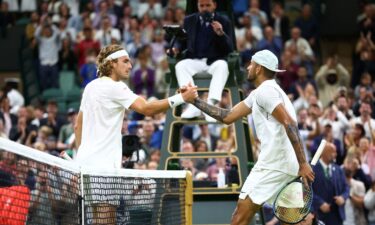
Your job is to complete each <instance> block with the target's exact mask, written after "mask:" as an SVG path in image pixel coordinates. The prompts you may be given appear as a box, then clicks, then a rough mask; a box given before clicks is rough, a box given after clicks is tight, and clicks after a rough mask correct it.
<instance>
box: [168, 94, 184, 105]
mask: <svg viewBox="0 0 375 225" xmlns="http://www.w3.org/2000/svg"><path fill="white" fill-rule="evenodd" d="M168 103H169V105H170V106H171V108H173V107H176V106H178V105H181V104H182V103H185V101H184V98H183V97H182V94H177V95H173V96H171V97H169V98H168Z"/></svg>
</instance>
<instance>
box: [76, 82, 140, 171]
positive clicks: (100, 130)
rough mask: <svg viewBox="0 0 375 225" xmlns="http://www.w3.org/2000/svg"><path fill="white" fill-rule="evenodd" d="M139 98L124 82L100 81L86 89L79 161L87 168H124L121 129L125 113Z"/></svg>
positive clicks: (83, 96) (82, 109)
mask: <svg viewBox="0 0 375 225" xmlns="http://www.w3.org/2000/svg"><path fill="white" fill-rule="evenodd" d="M137 98H138V95H136V94H134V93H133V91H131V90H130V89H129V87H128V86H127V85H126V84H125V83H124V82H122V81H118V82H116V81H113V80H112V79H111V78H109V77H102V78H97V79H95V80H93V81H91V82H90V83H89V84H87V86H86V87H85V90H84V92H83V95H82V101H81V107H80V111H81V112H82V113H83V126H82V138H81V145H80V146H79V149H78V153H77V156H76V161H77V162H78V163H79V164H80V165H83V166H95V167H104V168H121V163H122V143H121V127H122V121H123V119H124V113H125V109H129V107H130V106H131V105H132V104H133V102H134V101H135V100H136V99H137Z"/></svg>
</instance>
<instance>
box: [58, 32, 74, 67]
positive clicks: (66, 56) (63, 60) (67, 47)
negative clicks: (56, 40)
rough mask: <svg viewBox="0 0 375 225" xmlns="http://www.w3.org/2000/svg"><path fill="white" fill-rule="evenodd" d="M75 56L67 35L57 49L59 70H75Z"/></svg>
mask: <svg viewBox="0 0 375 225" xmlns="http://www.w3.org/2000/svg"><path fill="white" fill-rule="evenodd" d="M77 63H78V60H77V56H76V54H75V52H74V51H73V50H72V43H71V40H70V38H69V37H66V38H64V39H63V40H62V42H61V49H60V51H59V62H58V65H59V70H60V71H61V70H70V71H76V69H77Z"/></svg>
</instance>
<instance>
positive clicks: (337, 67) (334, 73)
mask: <svg viewBox="0 0 375 225" xmlns="http://www.w3.org/2000/svg"><path fill="white" fill-rule="evenodd" d="M349 79H350V75H349V72H348V70H346V69H345V67H344V66H343V65H342V64H341V63H339V62H338V59H337V56H336V55H333V56H330V57H328V59H327V62H326V64H324V65H323V66H321V67H320V69H319V71H318V72H317V73H316V75H315V80H316V83H317V84H318V90H319V99H320V101H322V103H323V106H324V107H326V106H327V105H328V104H329V103H330V102H331V101H332V100H333V99H332V96H335V95H336V93H337V89H338V88H339V87H341V86H344V87H349V81H350V80H349Z"/></svg>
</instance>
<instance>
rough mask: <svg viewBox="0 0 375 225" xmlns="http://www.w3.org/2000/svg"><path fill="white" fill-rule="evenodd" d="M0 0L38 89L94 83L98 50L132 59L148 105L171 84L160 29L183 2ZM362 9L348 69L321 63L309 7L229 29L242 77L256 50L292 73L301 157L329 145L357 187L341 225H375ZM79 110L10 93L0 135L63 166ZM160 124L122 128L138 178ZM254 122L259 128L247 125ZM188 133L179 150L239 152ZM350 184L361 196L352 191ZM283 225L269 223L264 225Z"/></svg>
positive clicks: (368, 14) (275, 7) (211, 133)
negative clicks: (69, 77)
mask: <svg viewBox="0 0 375 225" xmlns="http://www.w3.org/2000/svg"><path fill="white" fill-rule="evenodd" d="M0 2H1V8H0V26H1V34H2V35H3V36H4V35H5V34H6V29H7V28H8V27H10V26H15V24H16V19H20V18H23V17H25V16H26V17H27V18H28V21H29V22H28V24H27V25H26V27H25V37H26V39H27V40H28V43H29V47H30V48H32V49H34V50H35V56H37V57H36V59H37V64H38V67H37V68H38V76H39V81H40V86H41V88H42V89H43V90H46V89H49V88H53V87H56V88H58V79H59V75H60V71H63V70H71V71H74V72H75V73H76V75H77V78H78V79H77V80H79V84H80V86H81V87H82V88H84V87H85V85H86V84H87V83H89V82H90V81H91V80H93V79H95V78H96V66H95V58H96V55H97V53H98V52H99V50H100V48H101V47H104V46H107V45H109V44H113V43H117V44H120V45H122V46H124V47H125V49H126V50H127V51H128V52H129V54H130V57H131V58H132V59H133V60H134V61H133V70H132V75H131V77H130V80H129V81H128V84H129V86H130V87H131V88H132V90H134V92H135V93H136V94H139V95H142V96H144V97H145V98H147V99H148V98H163V97H165V96H166V95H167V93H168V84H167V83H166V81H165V74H166V73H167V72H168V71H169V68H168V61H167V56H166V51H165V50H166V48H167V46H168V43H167V41H166V35H165V33H164V31H163V29H162V26H163V25H166V24H180V25H181V24H182V23H183V19H184V17H185V1H180V0H179V1H177V0H169V1H165V0H147V1H146V0H131V1H127V0H124V1H121V0H80V1H79V0H50V1H44V0H40V1H39V0H21V1H12V0H2V1H0ZM301 2H303V3H305V1H301ZM360 2H361V9H362V13H361V14H360V15H358V21H357V22H358V40H357V43H356V44H355V52H354V53H353V61H352V68H348V67H346V66H344V65H343V64H342V62H341V61H340V57H341V56H340V55H337V54H336V53H335V52H332V53H330V54H329V55H327V56H325V57H323V55H322V51H321V47H320V46H321V43H320V40H321V39H320V33H319V23H320V22H321V21H319V20H318V18H317V15H318V14H319V13H321V12H317V11H316V9H317V8H319V7H316V5H314V3H312V4H308V3H306V4H302V3H301V10H300V15H299V16H298V17H297V18H294V19H293V20H292V19H291V18H290V17H289V16H288V12H287V11H285V9H284V5H283V4H282V3H281V2H278V1H272V4H270V3H271V1H260V0H249V1H240V0H237V1H233V9H234V15H235V21H234V24H233V26H235V27H234V30H235V36H236V44H237V46H236V47H237V51H238V52H239V53H240V55H241V60H242V67H246V63H247V62H248V61H249V60H250V59H251V56H252V55H253V54H254V53H255V52H256V51H258V50H263V49H268V50H270V51H272V52H273V53H274V54H275V55H276V56H277V57H278V58H279V61H280V66H279V67H280V68H283V69H286V71H285V72H282V73H278V74H277V75H276V77H277V81H278V82H279V84H280V86H281V87H282V88H283V89H284V90H285V91H286V92H287V93H288V95H289V97H290V99H291V100H292V102H293V104H294V106H295V109H296V112H297V115H298V124H299V128H300V133H301V137H302V140H303V142H304V144H305V146H304V147H305V153H306V156H307V158H308V159H311V156H312V155H313V154H314V153H315V151H316V149H317V147H318V145H319V143H320V141H321V139H323V138H324V139H326V140H327V141H329V142H331V143H333V144H334V149H335V150H334V152H335V159H334V160H333V161H334V163H336V164H337V165H339V166H340V169H342V170H343V171H344V172H345V173H344V174H345V176H346V179H345V180H346V181H347V185H348V187H350V193H349V195H348V196H347V198H346V199H345V202H344V203H340V204H345V206H344V207H345V211H346V219H343V221H344V224H356V225H363V224H375V119H374V118H375V108H374V107H375V105H374V91H375V82H374V78H375V61H374V60H375V58H374V52H375V51H374V50H375V44H374V42H375V37H374V36H375V5H374V4H371V3H365V2H363V1H360ZM18 3H19V4H18ZM218 4H220V3H219V2H218ZM243 88H244V90H245V92H246V93H249V92H250V91H251V90H252V89H253V88H254V87H253V86H252V84H249V83H246V84H244V85H243ZM205 97H206V98H207V96H204V95H203V98H205ZM217 104H218V105H219V106H221V107H224V108H230V106H231V105H233V104H235V103H232V102H231V99H230V96H229V94H228V93H227V92H223V96H222V100H221V101H220V102H219V103H217ZM78 110H79V109H74V108H71V109H69V110H68V111H67V112H60V111H59V108H58V105H57V103H56V102H55V101H53V100H52V101H48V102H46V103H44V104H38V105H24V100H23V97H22V95H21V94H20V93H19V92H18V91H17V88H15V87H14V86H12V85H7V86H5V87H4V89H3V90H2V93H1V99H0V118H1V119H0V135H1V137H5V138H9V139H11V140H13V141H16V142H19V143H21V144H25V145H27V146H30V147H33V148H35V149H38V150H40V151H44V152H48V153H50V154H53V155H56V156H59V155H60V154H61V152H63V151H67V152H68V153H69V154H70V156H71V157H73V158H74V152H75V151H76V148H75V146H74V132H73V130H74V129H73V128H74V123H75V118H76V115H77V111H78ZM164 121H165V114H163V113H161V114H159V115H156V116H154V117H144V116H142V115H139V114H136V113H134V112H128V113H127V115H126V117H125V118H124V122H123V130H122V133H123V134H124V135H128V134H135V135H138V136H139V137H140V139H141V143H142V149H143V150H144V152H145V159H144V160H143V161H142V162H139V163H137V164H136V165H135V167H136V168H149V169H155V168H157V167H158V163H159V160H160V154H161V153H160V148H161V139H162V138H161V137H162V132H163V123H164ZM249 122H250V123H249V124H252V119H251V116H249ZM181 135H182V140H181V145H180V146H181V147H180V149H179V150H180V151H181V152H210V151H212V152H215V151H216V152H217V151H235V150H236V149H235V148H236V144H235V133H234V131H233V126H225V125H221V124H218V123H216V124H209V125H207V124H201V125H185V126H184V127H183V129H182V134H181ZM251 135H252V137H249V138H251V140H252V146H253V151H254V153H255V154H254V155H255V156H256V155H257V154H258V153H257V149H258V148H257V146H258V145H259V144H260V143H258V142H257V139H256V131H254V130H252V131H251ZM180 164H181V167H183V168H185V169H189V170H191V171H192V172H193V175H194V179H195V180H212V181H216V178H217V174H218V171H219V168H222V167H223V168H224V169H225V171H226V172H227V173H228V172H229V171H231V168H232V165H236V164H237V162H236V160H235V159H225V160H222V159H218V158H216V159H215V158H210V159H188V158H187V159H183V160H181V162H180ZM0 166H1V164H0ZM353 183H356V184H358V185H357V186H359V188H356V189H355V188H354V186H355V185H354V184H353ZM349 196H350V197H349ZM332 204H333V205H334V204H337V203H332ZM321 211H322V212H323V211H324V213H325V212H326V211H325V210H321ZM358 212H359V213H358ZM324 213H323V214H324ZM326 213H329V211H327V212H326ZM337 216H339V215H337ZM359 217H363V218H359ZM351 221H355V222H354V223H352V222H351ZM276 222H277V221H276V220H271V221H269V222H268V223H267V225H272V224H276ZM330 225H331V224H330Z"/></svg>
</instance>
